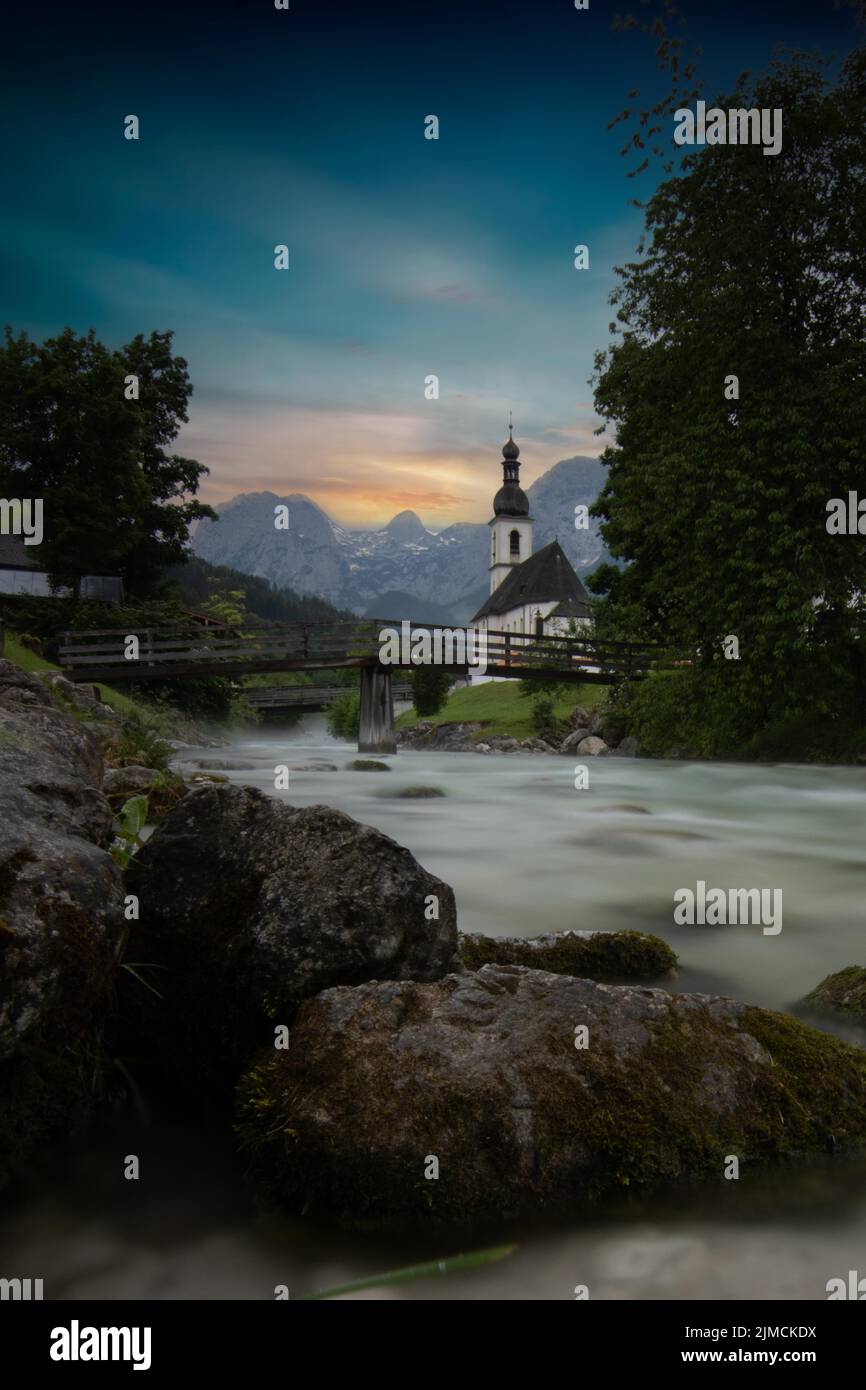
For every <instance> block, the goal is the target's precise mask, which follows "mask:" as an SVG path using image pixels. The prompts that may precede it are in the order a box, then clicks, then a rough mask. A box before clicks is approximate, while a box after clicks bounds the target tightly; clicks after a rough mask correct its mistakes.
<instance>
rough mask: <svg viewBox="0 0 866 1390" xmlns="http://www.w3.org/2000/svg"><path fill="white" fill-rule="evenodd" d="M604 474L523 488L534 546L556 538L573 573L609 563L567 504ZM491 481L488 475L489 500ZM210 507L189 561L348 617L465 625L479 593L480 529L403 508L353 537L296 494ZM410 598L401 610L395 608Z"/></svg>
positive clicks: (581, 470)
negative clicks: (282, 523)
mask: <svg viewBox="0 0 866 1390" xmlns="http://www.w3.org/2000/svg"><path fill="white" fill-rule="evenodd" d="M604 477H605V471H604V469H603V467H602V465H601V464H599V463H598V461H597V460H596V459H590V458H580V457H578V458H571V459H563V460H562V461H561V462H560V463H557V464H555V465H554V467H553V468H551V469H549V470H548V471H547V472H546V473H544V474H542V476H541V477H540V478H538V479H536V481H535V482H534V483H533V484H532V486H531V487H529V488H527V490H526V492H527V496H528V498H529V503H530V510H531V515H532V516H533V518H534V519H535V537H534V548H535V549H536V550H540V549H541V547H542V546H543V545H546V544H547V542H548V541H551V540H553V539H554V538H555V537H558V538H559V541H560V544H561V545H562V548H563V549H564V550H565V552H566V554H567V555H568V557H569V559H570V560H571V563H572V564H573V565H574V567H575V569H576V570H577V572H578V573H579V574H581V575H585V574H587V573H588V572H589V571H591V570H593V569H595V567H596V566H597V565H598V564H599V562H600V561H601V560H604V559H606V558H608V557H607V552H606V551H605V549H604V546H603V544H602V541H601V537H600V536H599V534H598V526H597V523H596V522H595V521H593V520H591V521H590V525H589V529H588V530H585V531H576V530H575V528H574V509H575V506H576V505H578V504H585V505H587V506H589V505H590V504H591V503H592V502H594V501H595V498H596V497H597V495H598V493H599V491H600V490H601V487H602V485H603V483H604ZM494 483H498V477H496V476H494V477H493V478H492V479H491V498H492V496H493V493H494V491H495V486H494ZM281 504H284V505H287V506H288V508H289V527H288V530H277V529H276V527H275V525H274V521H275V515H276V513H275V508H276V507H278V506H280V505H281ZM217 510H218V512H219V518H220V519H219V521H218V522H212V521H201V522H199V523H198V526H197V527H196V529H195V534H194V537H193V549H194V551H195V554H196V555H198V556H200V557H201V558H202V559H203V560H207V561H209V563H211V564H214V565H227V566H229V567H230V568H232V569H236V570H241V571H243V572H244V573H245V574H254V575H259V576H261V577H262V578H263V579H266V580H268V581H269V582H270V583H271V584H273V585H275V586H276V587H278V588H281V589H292V590H294V591H295V592H296V593H298V594H314V595H316V596H317V597H319V598H322V599H325V600H326V601H327V602H328V603H332V604H334V605H335V606H337V607H339V608H347V609H350V610H351V611H352V612H354V613H360V614H369V615H372V616H375V617H378V616H384V617H397V616H404V617H412V618H413V619H414V620H415V621H426V622H434V621H440V622H446V621H448V622H454V623H460V622H467V621H468V620H469V619H470V618H471V617H472V616H473V614H474V613H475V612H476V611H477V609H478V608H479V607H480V605H481V603H482V602H483V600H484V598H485V596H486V595H487V592H488V588H489V584H488V577H487V564H488V550H487V547H488V530H487V526H486V524H485V523H484V522H468V521H458V522H455V523H454V524H453V525H452V526H447V527H446V528H445V530H444V531H439V532H438V533H437V532H434V531H428V530H427V528H426V527H425V526H424V524H423V522H422V521H421V520H420V518H419V517H418V516H417V515H416V514H415V512H412V511H404V512H400V513H398V515H397V516H395V517H394V518H393V520H392V521H389V522H388V525H387V526H384V527H382V529H381V530H378V531H356V530H350V529H348V528H347V527H343V526H338V525H337V524H336V523H335V522H333V521H331V519H330V517H328V515H327V514H326V513H325V512H323V511H322V509H321V507H318V506H317V505H316V503H315V502H311V501H310V499H309V498H308V497H304V496H303V494H302V493H291V494H290V495H289V496H288V497H277V496H276V494H275V493H272V492H249V493H242V494H241V495H240V496H239V497H235V498H233V499H232V501H230V502H226V503H224V504H223V505H222V506H221V507H219V508H218V509H217ZM431 596H432V598H431ZM386 600H387V611H386ZM410 600H411V601H412V603H411V609H409V610H407V611H405V612H403V611H402V610H401V609H399V608H397V607H395V606H394V605H396V604H398V603H400V602H403V603H409V601H410ZM434 614H436V615H437V616H434Z"/></svg>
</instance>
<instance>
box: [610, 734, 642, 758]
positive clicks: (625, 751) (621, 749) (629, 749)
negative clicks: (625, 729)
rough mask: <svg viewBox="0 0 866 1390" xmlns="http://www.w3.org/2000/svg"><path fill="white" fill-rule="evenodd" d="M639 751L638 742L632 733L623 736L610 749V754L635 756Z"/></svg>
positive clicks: (622, 756) (626, 756) (619, 756)
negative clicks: (625, 736) (614, 746)
mask: <svg viewBox="0 0 866 1390" xmlns="http://www.w3.org/2000/svg"><path fill="white" fill-rule="evenodd" d="M639 752H640V744H639V743H638V741H637V739H636V738H635V737H634V735H633V734H629V735H628V737H627V738H624V739H623V740H622V741H621V742H620V743H619V744H617V746H616V748H612V749H611V754H612V756H614V757H617V758H636V757H637V756H638V754H639Z"/></svg>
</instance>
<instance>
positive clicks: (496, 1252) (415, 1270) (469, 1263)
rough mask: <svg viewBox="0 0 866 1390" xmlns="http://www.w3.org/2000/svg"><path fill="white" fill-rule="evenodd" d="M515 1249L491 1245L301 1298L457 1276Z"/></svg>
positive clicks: (333, 1296)
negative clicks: (467, 1253)
mask: <svg viewBox="0 0 866 1390" xmlns="http://www.w3.org/2000/svg"><path fill="white" fill-rule="evenodd" d="M517 1248H518V1247H517V1246H516V1245H494V1246H492V1247H491V1248H490V1249H489V1250H476V1251H474V1252H473V1254H471V1255H452V1256H450V1257H449V1258H448V1259H445V1260H429V1261H428V1262H427V1263H426V1264H421V1265H409V1266H408V1267H407V1268H406V1269H393V1270H390V1271H389V1272H388V1273H387V1274H374V1275H373V1276H372V1277H371V1278H369V1279H354V1280H353V1281H352V1282H351V1283H350V1284H338V1285H337V1286H336V1287H335V1288H333V1289H325V1290H324V1291H323V1292H322V1293H308V1294H302V1295H301V1297H302V1299H304V1300H311V1299H322V1298H339V1297H340V1296H341V1295H342V1294H347V1293H357V1292H359V1291H360V1290H362V1289H380V1288H389V1287H391V1286H393V1285H394V1284H406V1283H409V1282H411V1281H412V1280H415V1279H429V1278H430V1277H431V1276H435V1275H442V1274H460V1273H463V1272H464V1271H465V1270H467V1269H478V1268H479V1266H481V1265H488V1264H493V1263H494V1262H495V1261H496V1260H504V1259H507V1258H508V1256H509V1255H513V1254H514V1252H515V1250H517Z"/></svg>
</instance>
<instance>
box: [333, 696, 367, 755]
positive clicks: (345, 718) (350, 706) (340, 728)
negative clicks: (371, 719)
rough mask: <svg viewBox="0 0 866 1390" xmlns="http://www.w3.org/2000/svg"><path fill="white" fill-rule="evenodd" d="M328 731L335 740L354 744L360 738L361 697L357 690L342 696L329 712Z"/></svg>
mask: <svg viewBox="0 0 866 1390" xmlns="http://www.w3.org/2000/svg"><path fill="white" fill-rule="evenodd" d="M327 720H328V729H329V730H330V732H331V734H332V735H333V737H334V738H342V739H345V740H346V742H347V743H352V742H353V741H354V740H355V739H356V738H357V737H358V727H359V725H360V722H361V695H360V692H359V691H357V690H352V691H349V692H347V694H345V695H340V696H339V697H338V698H337V699H336V700H335V701H334V702H333V704H332V705H330V706H329V707H328V712H327Z"/></svg>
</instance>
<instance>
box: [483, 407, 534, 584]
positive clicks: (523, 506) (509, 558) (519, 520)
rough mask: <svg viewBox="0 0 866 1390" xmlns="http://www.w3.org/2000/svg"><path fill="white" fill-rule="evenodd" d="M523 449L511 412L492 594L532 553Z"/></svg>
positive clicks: (496, 517)
mask: <svg viewBox="0 0 866 1390" xmlns="http://www.w3.org/2000/svg"><path fill="white" fill-rule="evenodd" d="M519 460H520V450H519V448H518V447H517V445H516V444H515V442H514V430H513V427H512V424H511V418H510V412H509V420H508V440H507V442H506V443H505V444H503V446H502V487H501V488H500V489H499V491H498V492H497V494H496V496H495V497H494V499H493V519H492V521H491V522H490V526H491V528H492V534H491V537H490V592H491V593H493V591H494V589H497V588H498V587H499V585H500V584H501V583H502V581H503V579H504V578H505V576H506V575H507V574H509V573H510V572H511V571H512V570H513V569H514V567H515V566H516V565H522V564H523V561H524V560H527V559H528V558H529V556H530V555H531V554H532V517H531V516H530V515H529V498H528V497H527V496H526V493H525V492H524V491H523V488H522V487H521V486H520V462H519Z"/></svg>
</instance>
